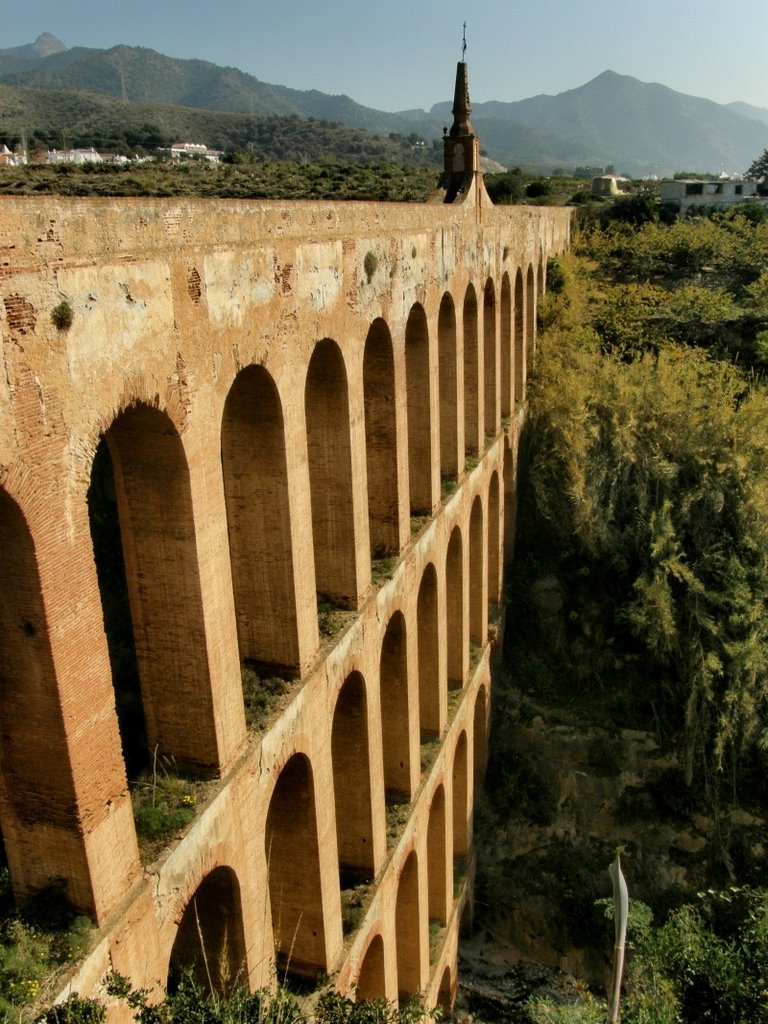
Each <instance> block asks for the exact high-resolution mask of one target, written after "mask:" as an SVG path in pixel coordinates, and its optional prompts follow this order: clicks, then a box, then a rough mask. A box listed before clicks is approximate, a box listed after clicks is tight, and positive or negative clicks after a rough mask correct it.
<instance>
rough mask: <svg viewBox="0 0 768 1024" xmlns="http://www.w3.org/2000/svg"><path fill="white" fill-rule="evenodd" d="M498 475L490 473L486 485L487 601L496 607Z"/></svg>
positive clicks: (498, 580) (498, 592) (498, 589)
mask: <svg viewBox="0 0 768 1024" xmlns="http://www.w3.org/2000/svg"><path fill="white" fill-rule="evenodd" d="M499 502H500V498H499V475H498V473H495V472H494V473H492V474H491V482H490V485H489V487H488V603H489V604H491V605H493V607H494V608H498V605H499V601H500V600H501V586H502V579H501V523H500V516H501V507H500V504H499Z"/></svg>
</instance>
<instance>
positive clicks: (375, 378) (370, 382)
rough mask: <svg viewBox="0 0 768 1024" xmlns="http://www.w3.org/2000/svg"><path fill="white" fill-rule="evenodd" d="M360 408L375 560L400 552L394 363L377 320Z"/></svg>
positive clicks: (367, 354) (365, 358) (384, 331)
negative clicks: (363, 420)
mask: <svg viewBox="0 0 768 1024" xmlns="http://www.w3.org/2000/svg"><path fill="white" fill-rule="evenodd" d="M363 402H364V406H365V455H366V464H367V467H368V524H369V529H370V535H371V553H372V555H373V557H374V558H378V557H381V556H383V555H387V554H391V553H392V552H397V551H399V550H400V506H399V502H398V489H397V420H396V411H395V360H394V356H393V353H392V339H391V337H390V333H389V328H388V327H387V325H386V323H385V322H384V320H382V319H380V318H379V319H377V320H374V321H373V323H372V324H371V326H370V329H369V330H368V337H367V338H366V341H365V352H364V355H363Z"/></svg>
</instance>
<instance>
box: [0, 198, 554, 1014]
mask: <svg viewBox="0 0 768 1024" xmlns="http://www.w3.org/2000/svg"><path fill="white" fill-rule="evenodd" d="M568 240H569V216H568V213H567V211H565V210H559V209H545V208H532V207H518V208H514V207H502V208H494V207H492V206H491V205H489V204H488V202H487V199H486V197H485V193H484V190H482V189H480V190H478V192H477V194H476V195H473V196H467V197H466V200H465V201H464V202H462V203H460V204H453V205H431V204H426V205H424V206H420V205H407V204H387V205H384V204H373V203H349V204H333V203H304V202H292V203H274V202H269V203H267V202H226V201H183V202H176V201H172V200H144V199H142V200H140V201H139V200H136V201H134V200H106V199H105V200H65V199H51V198H44V199H43V198H36V197H30V198H18V199H10V198H6V199H4V200H2V205H1V206H0V300H1V301H0V327H1V328H2V342H3V373H2V375H0V487H1V490H0V578H1V579H2V587H1V588H0V659H1V661H0V825H1V827H2V839H3V843H4V847H5V854H6V857H7V861H8V866H9V871H10V877H11V881H12V887H13V891H14V895H15V897H16V899H17V900H18V901H23V900H24V899H26V898H27V897H28V896H29V895H30V894H32V893H34V892H36V891H38V890H40V889H41V888H43V887H45V886H46V885H48V884H50V883H51V882H52V881H53V880H63V884H64V885H65V889H66V894H67V896H68V898H69V899H70V901H71V902H72V903H73V904H74V905H75V906H77V907H79V908H81V909H82V910H83V911H85V912H87V913H89V914H90V915H91V916H92V918H93V919H94V921H95V922H96V924H97V926H98V928H97V931H96V933H95V940H94V945H93V948H92V950H91V952H90V953H89V955H88V956H87V957H86V959H85V961H84V963H82V964H81V965H80V966H79V967H78V969H77V971H76V973H74V974H73V975H72V976H71V977H70V978H69V979H67V983H66V985H65V986H64V987H63V991H67V990H69V989H71V988H75V989H77V990H78V991H80V992H81V993H83V994H89V993H94V992H98V991H99V986H100V980H101V979H102V978H103V976H104V974H105V973H106V972H107V971H108V970H109V969H114V970H117V971H120V972H122V973H124V974H126V975H128V976H129V977H130V978H131V979H132V980H133V981H134V983H135V984H137V985H142V986H144V985H146V986H149V987H153V986H156V985H158V984H159V985H164V984H165V983H166V981H167V979H168V978H169V976H170V977H171V978H173V976H174V971H177V970H178V969H180V968H182V967H184V966H185V965H192V964H194V963H196V962H198V961H199V959H200V943H201V937H202V941H203V944H204V946H205V949H206V954H207V958H208V962H209V969H210V970H211V973H212V984H213V985H214V986H215V987H220V988H225V987H226V986H227V984H229V983H230V982H231V980H232V978H234V977H235V976H238V975H239V977H240V978H241V979H245V980H247V982H248V983H249V984H250V985H251V986H252V987H256V986H260V985H263V984H269V983H270V981H271V979H272V978H273V977H274V972H275V968H277V970H278V972H282V971H283V970H288V971H290V972H293V973H296V974H303V975H310V976H314V975H317V974H319V973H327V974H329V975H330V976H331V978H332V980H333V982H334V984H335V985H336V986H337V987H338V988H339V989H340V990H341V991H346V992H352V991H355V990H356V991H357V993H358V996H360V997H372V996H376V995H381V994H383V995H385V996H387V997H388V998H389V999H390V1000H393V1001H396V1000H397V999H398V998H402V997H403V996H404V995H406V994H409V993H417V992H418V993H422V994H423V995H424V996H425V998H426V999H427V1001H428V1002H429V1003H431V1004H434V1003H438V1002H439V1003H441V1004H443V1005H449V1004H450V1003H451V1001H452V998H453V992H454V989H455V984H456V949H457V939H458V926H459V919H460V917H461V914H462V911H463V908H464V904H465V902H466V901H467V900H468V899H469V898H470V890H471V876H472V855H471V851H472V844H471V833H472V806H473V791H474V788H475V786H476V785H477V780H478V779H479V778H480V777H481V776H482V773H483V768H484V757H485V747H486V738H487V723H488V714H489V702H490V691H489V687H490V659H491V654H492V649H493V646H494V638H495V636H496V635H497V632H496V625H495V623H496V621H497V616H498V614H499V602H500V594H501V580H502V568H503V560H504V546H505V538H506V539H507V541H508V540H509V537H510V532H511V530H512V529H513V520H514V494H515V453H516V444H517V431H518V426H519V422H520V417H521V415H522V414H521V412H520V409H521V405H520V403H521V402H522V400H523V399H524V396H525V380H526V367H527V365H529V364H530V361H531V355H532V351H533V343H534V331H535V307H536V300H537V295H540V294H541V293H542V291H543V289H544V285H545V268H546V264H547V259H548V257H550V256H551V255H553V254H555V253H558V252H561V251H562V250H563V249H564V248H566V246H567V245H568ZM62 300H64V301H66V303H68V305H69V308H70V309H71V311H72V314H73V317H72V323H71V326H69V327H66V326H65V327H63V328H57V327H56V326H54V324H53V322H52V319H51V312H52V310H53V309H54V308H55V307H56V306H57V305H58V304H59V303H60V302H62ZM100 459H101V460H102V461H106V464H107V465H108V464H109V462H110V461H111V464H112V469H111V470H109V469H107V470H103V471H102V475H101V477H100V483H99V484H98V486H100V487H105V488H106V489H107V490H109V491H110V494H111V498H110V500H112V502H113V506H114V509H115V521H116V522H119V535H120V537H121V540H122V545H121V546H122V552H123V561H124V571H125V579H126V584H127V594H128V606H129V608H128V610H125V611H124V615H127V616H128V620H129V622H130V625H131V627H132V631H133V636H134V648H135V661H136V665H137V668H138V676H139V678H140V684H141V691H140V692H141V705H142V709H143V714H144V718H145V721H146V735H147V746H148V749H149V750H150V751H154V750H157V751H159V752H160V754H161V755H162V756H164V757H166V758H172V759H175V762H176V763H177V764H178V765H179V766H183V767H186V768H189V769H194V770H196V771H198V772H200V773H202V774H203V775H207V776H208V777H210V778H213V779H215V780H216V781H215V783H211V784H210V786H209V791H208V795H207V796H206V798H205V799H204V800H201V801H200V804H199V806H198V807H197V808H196V814H195V818H194V820H193V822H192V824H191V825H190V826H189V827H188V828H187V829H186V831H185V832H184V834H183V835H181V836H180V837H179V836H177V837H176V838H175V839H174V841H173V842H172V843H171V844H170V845H169V846H167V847H166V848H165V849H164V850H163V851H162V853H161V854H160V855H159V856H156V855H155V856H154V857H153V859H151V860H147V858H146V857H145V858H144V861H143V860H142V857H141V855H140V851H139V846H138V844H137V838H136V830H135V826H134V817H133V812H132V804H131V797H130V793H129V786H128V783H127V781H126V780H127V778H128V777H130V775H131V773H132V771H133V768H132V765H131V764H130V756H131V755H130V746H131V739H130V736H126V735H125V733H126V729H128V728H129V727H128V726H125V725H123V734H124V735H123V740H124V742H123V743H121V734H120V722H119V718H118V713H117V711H116V691H115V686H114V684H113V664H114V651H112V650H111V649H110V643H109V641H108V629H107V627H106V626H105V622H107V621H108V620H109V618H110V614H112V613H111V612H110V610H109V606H110V602H111V601H112V602H113V603H114V600H115V595H114V592H113V591H112V590H111V589H110V587H111V583H110V580H109V579H108V578H105V577H108V575H109V573H108V572H106V571H103V570H102V569H99V567H98V565H97V563H98V558H97V556H96V554H95V540H94V533H93V529H92V513H91V517H90V518H89V500H91V501H92V497H93V489H94V487H96V483H95V478H96V475H97V474H96V463H98V462H99V460H100ZM117 546H118V547H119V546H120V545H119V544H118V545H117ZM382 555H388V556H389V557H390V558H391V563H387V566H388V569H389V572H388V576H389V578H387V579H385V580H384V581H383V582H382V580H381V575H377V574H376V569H377V567H380V566H381V562H380V557H381V556H382ZM372 569H373V577H372ZM97 570H98V571H97ZM372 579H373V580H375V582H372ZM327 604H331V605H333V606H334V607H344V608H346V609H347V610H348V611H347V613H346V620H347V621H346V625H345V628H344V630H343V632H341V633H339V634H336V635H335V636H333V637H327V636H324V635H323V633H322V632H321V630H320V629H319V626H318V621H319V614H318V612H319V610H320V613H321V614H320V621H321V622H322V621H323V619H322V613H323V609H324V608H325V607H326V605H327ZM111 658H112V661H111ZM245 661H248V662H253V663H255V664H256V665H257V666H258V667H259V668H260V669H261V670H262V671H266V672H267V673H270V672H271V673H281V674H283V675H288V676H291V677H294V678H295V680H296V682H295V683H294V684H293V686H292V689H291V691H290V698H289V699H288V700H287V701H286V702H285V706H284V707H283V709H282V710H281V713H280V714H279V715H277V716H276V717H274V718H273V719H272V720H271V721H270V723H269V725H268V727H265V728H262V729H260V730H255V729H250V730H249V729H248V728H247V726H246V719H245V713H244V700H243V690H242V683H241V665H242V663H243V662H245ZM366 881H370V882H371V885H370V894H369V900H368V902H367V903H366V904H365V907H364V909H363V911H362V912H361V919H360V921H359V922H358V923H357V926H356V927H355V928H354V929H352V930H351V931H350V932H349V933H347V934H345V929H344V927H343V924H342V903H343V900H344V898H345V896H346V895H348V894H349V891H350V886H353V885H357V884H358V883H361V882H366ZM211 965H213V966H211Z"/></svg>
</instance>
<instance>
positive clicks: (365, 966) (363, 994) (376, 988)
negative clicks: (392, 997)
mask: <svg viewBox="0 0 768 1024" xmlns="http://www.w3.org/2000/svg"><path fill="white" fill-rule="evenodd" d="M386 994H387V989H386V978H385V975H384V941H383V940H382V938H381V936H380V935H374V937H373V938H372V939H371V942H370V944H369V946H368V949H367V950H366V951H365V956H364V957H363V963H362V966H361V967H360V973H359V974H358V976H357V986H356V988H355V1001H356V1002H358V1003H360V1002H362V1001H363V1000H364V999H367V1000H372V999H379V998H382V997H383V996H386Z"/></svg>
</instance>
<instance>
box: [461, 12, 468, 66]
mask: <svg viewBox="0 0 768 1024" xmlns="http://www.w3.org/2000/svg"><path fill="white" fill-rule="evenodd" d="M466 52H467V23H466V21H465V22H464V35H463V36H462V38H461V63H462V64H463V63H464V55H465V54H466Z"/></svg>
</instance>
